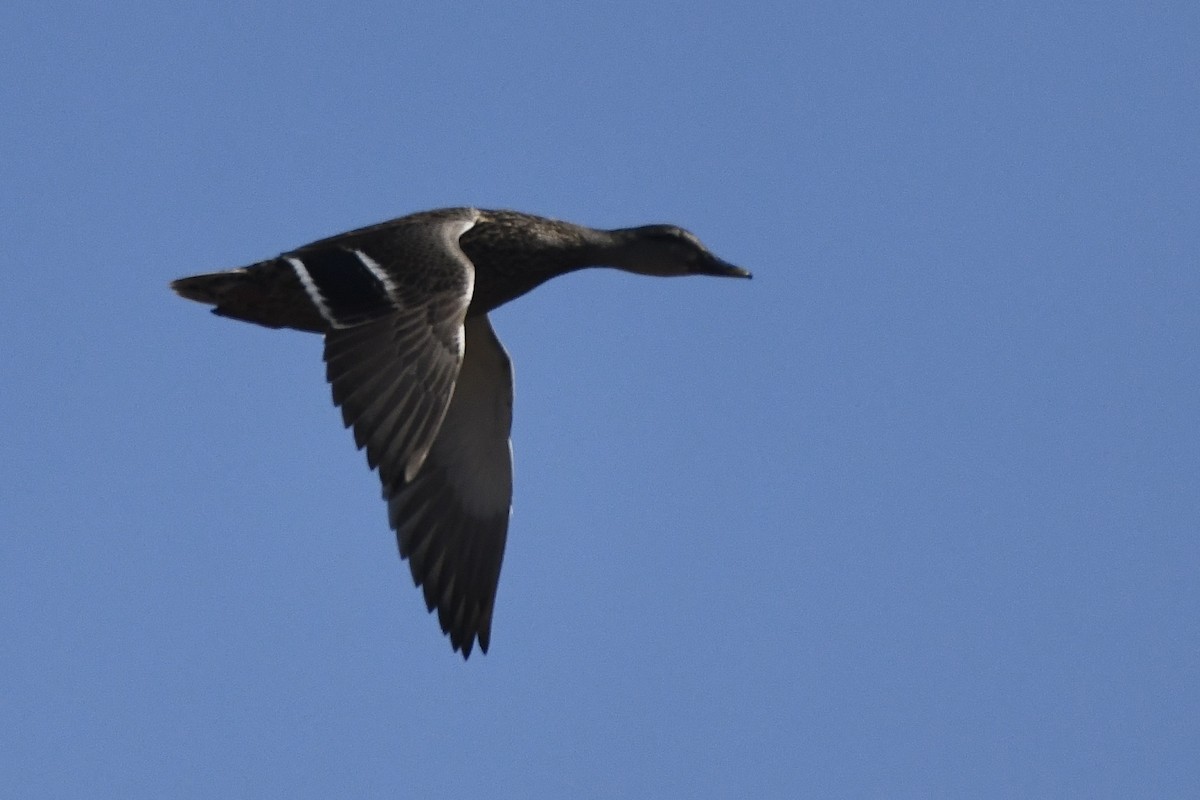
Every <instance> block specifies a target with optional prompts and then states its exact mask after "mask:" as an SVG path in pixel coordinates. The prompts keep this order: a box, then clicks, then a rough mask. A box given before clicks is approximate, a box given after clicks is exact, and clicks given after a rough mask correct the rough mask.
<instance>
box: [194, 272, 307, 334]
mask: <svg viewBox="0 0 1200 800" xmlns="http://www.w3.org/2000/svg"><path fill="white" fill-rule="evenodd" d="M171 288H172V289H174V290H175V292H176V293H177V294H178V295H179V296H180V297H184V298H187V299H188V300H195V301H196V302H197V303H204V304H205V305H210V306H214V308H213V309H212V311H213V313H214V314H217V315H218V316H222V317H230V318H231V319H239V320H242V321H244V322H253V323H255V324H256V325H263V326H265V327H268V328H294V329H296V330H301V331H310V332H312V333H323V332H324V331H326V330H328V328H329V324H328V323H327V322H326V321H325V320H324V319H323V318H322V317H321V315H320V313H319V312H318V311H317V309H316V307H315V306H313V303H312V300H311V299H309V296H308V294H307V293H306V292H305V291H304V287H303V286H302V285H301V284H300V280H299V279H298V278H297V277H296V273H295V271H294V270H293V269H292V268H291V267H290V266H289V265H288V264H287V263H286V262H284V261H283V260H282V259H274V260H271V261H263V262H260V263H258V264H253V265H251V266H249V267H244V268H242V269H235V270H229V271H227V272H210V273H208V274H205V275H192V276H189V277H187V278H180V279H179V280H176V281H172V282H171Z"/></svg>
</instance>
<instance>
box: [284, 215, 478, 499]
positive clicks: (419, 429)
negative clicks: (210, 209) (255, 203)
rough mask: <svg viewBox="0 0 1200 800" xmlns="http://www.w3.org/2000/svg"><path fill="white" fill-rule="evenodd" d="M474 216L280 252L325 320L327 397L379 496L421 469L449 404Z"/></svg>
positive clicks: (470, 271)
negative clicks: (466, 243) (466, 236)
mask: <svg viewBox="0 0 1200 800" xmlns="http://www.w3.org/2000/svg"><path fill="white" fill-rule="evenodd" d="M473 223H474V219H473V218H472V217H464V218H457V219H449V220H445V221H441V222H439V223H436V224H428V223H427V224H409V225H401V226H395V227H393V228H391V229H388V230H386V231H380V232H378V234H377V235H374V236H370V237H345V238H339V239H332V240H327V241H326V242H324V243H320V246H315V245H310V246H308V247H306V248H301V249H300V250H298V251H295V252H293V253H289V254H286V255H285V256H284V258H285V259H287V260H288V261H289V262H292V263H293V266H294V267H295V269H296V273H297V275H299V276H300V281H301V283H303V284H304V287H305V290H306V291H307V292H308V293H309V294H310V296H311V297H312V299H313V302H314V304H315V305H316V306H317V308H318V309H319V310H320V312H321V314H322V316H324V317H325V318H326V319H327V320H328V321H329V322H330V329H329V330H328V331H327V333H326V335H325V364H326V376H327V378H328V379H329V383H330V385H331V386H332V388H333V401H334V403H336V404H337V405H338V406H340V407H341V409H342V417H343V419H344V420H345V423H346V426H347V427H352V428H353V429H354V440H355V443H356V444H357V445H358V446H359V447H360V448H365V449H366V451H367V462H368V463H369V464H370V465H371V467H372V468H378V470H379V476H380V478H381V479H382V481H383V486H384V492H385V495H387V494H388V493H389V492H391V491H394V490H395V489H396V488H397V487H399V486H401V485H402V484H404V483H406V482H408V481H410V480H412V478H413V476H415V475H416V474H417V471H418V470H420V468H421V464H422V463H423V462H424V460H425V456H426V454H427V453H428V452H429V448H430V445H431V444H432V443H433V438H434V436H436V435H437V431H438V428H439V427H440V426H441V424H442V417H443V416H445V413H446V408H447V407H448V406H449V404H450V396H451V394H452V393H453V391H454V381H455V379H456V378H457V376H458V371H459V366H460V365H461V364H462V360H463V322H464V320H465V319H466V314H467V307H468V306H469V305H470V302H471V293H472V289H473V287H474V275H475V271H474V267H473V266H472V265H471V262H470V260H469V259H467V257H466V255H465V254H464V253H463V252H462V249H461V248H460V247H459V246H458V237H459V236H460V235H461V234H462V232H463V231H464V230H467V229H468V228H470V226H471V225H472V224H473Z"/></svg>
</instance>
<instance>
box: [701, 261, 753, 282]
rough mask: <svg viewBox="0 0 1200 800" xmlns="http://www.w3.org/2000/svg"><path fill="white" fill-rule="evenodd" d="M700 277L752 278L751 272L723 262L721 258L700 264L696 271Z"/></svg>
mask: <svg viewBox="0 0 1200 800" xmlns="http://www.w3.org/2000/svg"><path fill="white" fill-rule="evenodd" d="M696 272H697V274H700V275H716V276H717V277H720V278H752V277H754V276H753V275H751V274H750V270H748V269H742V268H741V267H735V266H734V265H733V264H730V263H729V262H727V261H722V260H721V259H719V258H714V259H712V260H711V261H706V262H705V263H703V264H700V265H699V267H698V268H697V269H696Z"/></svg>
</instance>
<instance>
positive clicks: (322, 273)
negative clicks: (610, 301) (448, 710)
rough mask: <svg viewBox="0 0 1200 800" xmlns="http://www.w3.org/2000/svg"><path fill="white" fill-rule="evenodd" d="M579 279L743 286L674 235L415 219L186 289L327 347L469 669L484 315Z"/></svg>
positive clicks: (494, 216)
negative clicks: (706, 279)
mask: <svg viewBox="0 0 1200 800" xmlns="http://www.w3.org/2000/svg"><path fill="white" fill-rule="evenodd" d="M587 266H612V267H617V268H619V269H624V270H627V271H630V272H638V273H642V274H650V275H663V276H667V275H688V274H706V275H723V276H731V277H749V276H750V273H748V272H746V271H745V270H742V269H739V268H738V267H734V266H732V265H730V264H726V263H725V262H723V261H721V260H720V259H718V258H716V257H715V256H713V255H712V254H711V253H709V252H708V251H707V250H706V249H705V248H704V247H703V246H702V245H701V244H700V243H699V241H698V240H697V239H696V238H695V237H694V236H692V235H691V234H689V233H687V232H686V231H683V230H681V229H679V228H674V227H671V226H662V225H656V226H647V227H643V228H626V229H619V230H615V231H600V230H595V229H592V228H585V227H582V226H579V225H573V224H571V223H567V222H560V221H558V220H551V219H546V218H544V217H535V216H531V215H528V214H521V213H518V212H514V211H481V210H477V209H473V208H450V209H440V210H436V211H425V212H421V213H418V214H412V215H409V216H407V217H401V218H399V219H395V220H392V221H390V222H385V223H382V224H379V225H373V226H371V227H367V228H360V229H358V230H354V231H350V232H348V233H344V234H341V235H339V236H334V237H331V238H328V239H322V240H320V241H317V242H313V243H312V244H308V245H305V246H304V247H300V248H297V249H296V250H293V251H290V252H288V253H284V254H283V255H281V256H279V257H278V258H275V259H271V260H268V261H263V262H259V263H257V264H253V265H251V266H249V267H245V268H242V269H238V270H231V271H228V272H217V273H211V274H208V275H197V276H194V277H190V278H181V279H180V280H177V281H175V282H174V283H173V284H172V288H174V289H175V291H176V292H178V293H179V294H180V295H182V296H183V297H186V298H188V299H191V300H196V301H198V302H202V303H207V304H210V305H213V306H214V308H213V311H214V313H216V314H219V315H222V316H227V317H232V318H234V319H240V320H245V321H247V322H254V323H256V324H259V325H265V326H267V327H272V328H294V329H296V330H301V331H309V332H313V333H321V334H324V336H325V361H326V364H327V377H328V379H329V381H330V383H331V384H332V387H333V398H334V402H335V403H336V404H337V405H339V406H340V407H341V408H342V415H343V418H344V419H345V422H346V425H347V427H353V429H354V435H355V441H356V442H357V444H358V446H359V447H360V448H365V449H366V451H367V461H368V463H369V464H370V465H371V467H373V468H378V469H379V474H380V479H381V480H382V482H383V494H384V498H385V499H386V500H387V501H388V517H389V521H390V523H391V526H392V528H393V529H395V531H396V534H397V538H398V541H399V545H400V554H401V556H402V557H404V558H407V559H409V563H410V565H411V567H412V573H413V579H414V580H415V581H416V583H417V585H418V586H422V587H423V588H424V592H425V599H426V603H427V605H428V607H429V609H430V611H432V610H433V609H434V608H437V609H438V617H439V621H440V622H441V626H442V630H443V631H445V632H446V633H447V634H448V635H449V636H450V641H451V644H452V646H453V647H454V649H455V650H461V651H462V653H463V656H464V657H467V656H469V655H470V653H471V649H472V646H473V644H474V642H475V640H476V639H478V641H479V646H480V649H481V650H483V651H484V652H487V649H488V644H489V639H490V635H491V621H492V608H493V603H494V600H495V594H496V586H497V583H498V581H499V577H500V563H501V560H502V558H503V555H504V541H505V537H506V535H507V530H508V515H509V504H510V501H511V496H512V460H511V449H510V446H509V441H508V435H509V429H510V427H511V422H512V370H511V366H510V364H509V360H508V355H507V354H506V353H505V351H504V348H503V346H502V345H501V344H500V342H499V340H498V339H497V338H496V335H495V333H494V332H493V331H492V328H491V324H490V322H489V321H488V319H487V313H488V312H489V311H491V310H492V309H494V308H496V307H497V306H500V305H502V304H504V303H506V302H508V301H509V300H512V299H514V298H516V297H519V296H521V295H523V294H525V293H526V292H528V291H529V290H531V289H533V288H535V287H536V286H538V285H539V284H541V283H543V282H545V281H546V280H548V279H550V278H552V277H554V276H555V275H561V274H564V273H566V272H571V271H573V270H576V269H581V268H583V267H587Z"/></svg>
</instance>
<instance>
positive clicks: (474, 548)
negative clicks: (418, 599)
mask: <svg viewBox="0 0 1200 800" xmlns="http://www.w3.org/2000/svg"><path fill="white" fill-rule="evenodd" d="M512 400H513V382H512V365H511V363H510V362H509V359H508V354H507V353H506V352H505V351H504V346H503V345H501V344H500V340H499V339H497V338H496V334H495V332H494V331H493V330H492V326H491V323H490V322H489V321H488V318H487V317H486V316H483V315H480V316H476V317H472V318H470V319H468V320H467V321H466V356H465V358H464V360H463V363H462V369H461V370H460V371H459V374H458V382H457V385H456V387H455V389H454V395H453V398H452V400H451V401H450V408H449V410H448V411H447V412H446V418H445V420H444V421H443V423H442V427H441V430H440V432H439V433H438V435H437V437H436V438H435V439H434V440H433V446H432V448H431V449H430V450H429V455H428V457H427V458H426V459H425V465H424V466H423V467H422V468H421V470H420V472H418V473H417V474H416V476H415V477H414V478H413V479H412V480H411V481H407V482H406V483H404V484H403V485H402V486H399V487H397V488H396V490H395V491H393V492H392V493H391V494H390V496H388V517H389V521H390V522H391V525H392V527H393V528H394V529H395V531H396V538H397V540H398V541H399V544H400V555H401V557H404V558H407V559H408V560H409V564H410V566H411V567H412V574H413V579H414V580H415V581H416V583H417V585H418V586H423V587H424V591H425V602H426V605H427V606H428V607H429V610H430V611H433V609H434V608H436V609H437V610H438V621H439V622H440V623H441V626H442V630H443V631H444V632H445V633H447V634H448V635H449V636H450V643H451V645H452V646H453V647H454V649H455V650H461V651H462V654H463V657H464V658H466V657H468V656H470V654H471V647H472V645H473V643H474V641H475V640H476V639H478V641H479V649H480V650H482V651H483V652H485V653H486V652H487V649H488V643H489V640H490V638H491V630H492V609H493V607H494V604H495V600H496V586H497V584H498V583H499V580H500V564H501V561H502V560H503V558H504V542H505V539H506V537H507V535H508V517H509V509H510V507H511V502H512V446H511V444H510V441H509V431H510V430H511V428H512ZM385 494H386V492H385Z"/></svg>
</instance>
